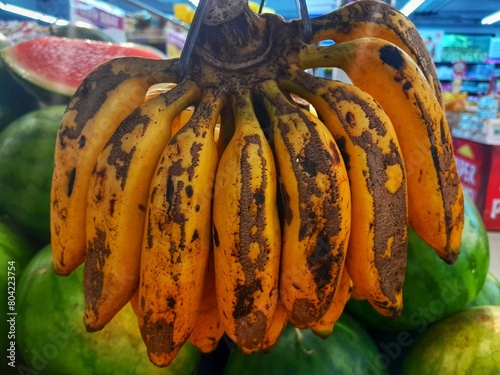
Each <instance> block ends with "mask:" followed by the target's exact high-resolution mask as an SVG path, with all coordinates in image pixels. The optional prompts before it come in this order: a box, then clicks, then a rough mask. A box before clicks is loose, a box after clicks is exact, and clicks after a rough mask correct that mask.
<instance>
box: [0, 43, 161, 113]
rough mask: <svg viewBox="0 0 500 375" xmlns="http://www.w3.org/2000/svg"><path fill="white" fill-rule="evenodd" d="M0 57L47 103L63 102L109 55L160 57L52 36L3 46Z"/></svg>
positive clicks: (135, 47)
mask: <svg viewBox="0 0 500 375" xmlns="http://www.w3.org/2000/svg"><path fill="white" fill-rule="evenodd" d="M0 56H1V57H2V59H3V60H4V62H5V64H6V65H7V66H8V67H9V69H10V70H11V71H12V72H13V73H14V74H15V76H16V77H17V78H18V80H19V81H20V82H22V83H23V84H25V86H26V87H28V89H29V90H30V92H33V93H34V94H35V95H37V96H38V97H39V98H40V100H42V101H43V102H44V103H47V104H62V103H64V102H67V101H68V100H69V97H71V96H72V95H73V94H74V92H75V91H76V89H77V88H78V86H80V84H81V83H82V81H83V79H84V78H85V77H86V76H87V75H88V74H89V73H90V72H91V71H92V70H93V69H94V68H96V67H97V66H99V65H101V64H102V63H104V62H106V61H109V60H111V59H113V58H116V57H123V56H138V57H144V58H150V59H162V58H164V55H163V54H162V53H158V52H156V51H154V50H153V49H151V48H148V47H142V46H138V45H129V44H127V45H119V44H113V43H109V42H103V41H95V40H88V39H76V38H75V39H72V38H59V37H55V36H47V37H41V38H36V39H32V40H28V41H26V42H22V43H19V44H16V45H14V46H11V47H7V48H4V49H3V50H2V51H0Z"/></svg>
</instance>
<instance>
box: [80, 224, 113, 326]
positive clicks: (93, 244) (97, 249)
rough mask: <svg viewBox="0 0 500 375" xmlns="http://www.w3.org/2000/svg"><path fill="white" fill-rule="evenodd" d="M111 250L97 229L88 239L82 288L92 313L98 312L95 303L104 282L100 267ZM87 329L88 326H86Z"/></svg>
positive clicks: (104, 237) (99, 297) (99, 296)
mask: <svg viewBox="0 0 500 375" xmlns="http://www.w3.org/2000/svg"><path fill="white" fill-rule="evenodd" d="M110 254H111V250H110V249H109V247H108V246H107V244H106V233H104V232H103V231H97V233H96V236H95V237H94V238H92V239H90V240H89V241H88V245H87V258H86V263H87V265H86V267H84V270H83V272H84V277H83V282H84V283H83V289H84V291H85V303H86V305H87V306H89V307H90V309H91V310H92V311H93V313H94V314H96V315H98V314H99V309H98V308H97V304H98V302H99V301H100V299H101V295H102V288H103V284H104V275H103V273H102V269H103V267H104V264H105V263H106V260H107V258H108V257H109V255H110ZM87 329H88V330H89V329H90V327H87Z"/></svg>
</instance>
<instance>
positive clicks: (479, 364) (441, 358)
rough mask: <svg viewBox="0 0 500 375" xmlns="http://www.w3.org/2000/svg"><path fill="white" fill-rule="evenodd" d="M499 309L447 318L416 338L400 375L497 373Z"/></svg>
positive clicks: (475, 309)
mask: <svg viewBox="0 0 500 375" xmlns="http://www.w3.org/2000/svg"><path fill="white" fill-rule="evenodd" d="M498 353H500V306H484V307H473V308H470V309H466V310H463V311H461V312H459V313H457V314H454V315H451V316H449V317H447V318H446V319H444V320H442V321H440V322H438V323H436V324H435V325H434V326H432V327H430V328H429V329H428V330H427V331H426V332H425V333H424V334H423V335H422V336H420V337H419V338H418V340H417V342H416V343H415V346H414V347H413V348H412V351H411V352H410V354H409V355H408V356H407V357H406V359H405V361H404V366H403V372H402V375H414V374H418V375H431V374H457V375H462V374H463V375H465V374H498V373H500V356H499V355H498Z"/></svg>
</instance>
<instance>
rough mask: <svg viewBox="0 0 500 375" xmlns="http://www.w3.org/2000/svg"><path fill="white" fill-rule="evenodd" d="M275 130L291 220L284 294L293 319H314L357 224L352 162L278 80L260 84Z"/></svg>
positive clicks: (327, 299) (329, 294) (304, 322)
mask: <svg viewBox="0 0 500 375" xmlns="http://www.w3.org/2000/svg"><path fill="white" fill-rule="evenodd" d="M260 90H261V95H263V97H264V103H265V106H266V109H267V110H268V112H269V117H270V118H271V122H272V127H273V133H274V140H273V142H274V152H275V155H276V162H277V164H278V171H279V182H280V186H281V194H282V197H283V203H282V204H283V205H284V207H283V208H284V215H285V220H284V223H283V240H282V249H281V258H282V260H281V271H280V297H281V301H282V303H283V305H284V306H285V308H286V309H287V310H288V312H289V317H288V318H289V320H290V322H291V323H292V324H293V325H294V326H296V327H299V328H307V327H310V326H312V325H314V324H315V323H316V322H317V320H318V319H319V318H321V316H323V315H324V314H325V312H326V311H327V310H328V307H329V306H330V304H331V301H332V299H333V296H334V294H335V290H336V289H337V286H338V283H339V280H340V270H341V268H342V266H343V264H344V261H345V255H346V248H347V244H348V240H349V233H350V224H351V198H350V188H349V181H348V176H347V171H346V167H345V165H344V161H343V159H342V156H341V154H340V151H339V149H338V147H337V144H336V142H335V140H334V139H333V136H332V135H331V133H330V132H329V131H328V129H327V128H326V127H325V125H324V124H323V123H321V122H320V121H319V120H318V119H317V118H316V117H315V116H314V115H312V114H311V113H310V112H309V111H307V110H304V109H302V108H299V107H297V106H296V105H294V104H292V103H290V102H289V100H288V99H287V98H286V97H285V96H284V95H283V94H282V92H281V91H280V89H279V88H278V86H277V84H276V83H275V82H272V81H266V82H264V83H263V84H262V86H261V87H260Z"/></svg>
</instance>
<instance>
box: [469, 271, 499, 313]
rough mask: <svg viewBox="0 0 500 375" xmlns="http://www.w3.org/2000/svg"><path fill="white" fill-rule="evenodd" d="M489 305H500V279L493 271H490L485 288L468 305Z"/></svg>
mask: <svg viewBox="0 0 500 375" xmlns="http://www.w3.org/2000/svg"><path fill="white" fill-rule="evenodd" d="M489 305H496V306H500V280H498V279H497V278H496V277H495V275H493V274H492V273H488V275H487V276H486V281H485V282H484V286H483V288H482V289H481V291H480V292H479V294H478V295H477V297H476V298H475V299H473V300H472V301H471V302H470V303H469V305H468V306H469V307H473V306H489Z"/></svg>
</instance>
